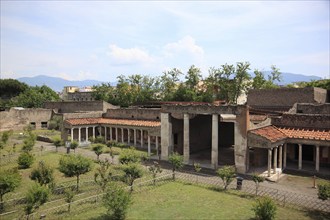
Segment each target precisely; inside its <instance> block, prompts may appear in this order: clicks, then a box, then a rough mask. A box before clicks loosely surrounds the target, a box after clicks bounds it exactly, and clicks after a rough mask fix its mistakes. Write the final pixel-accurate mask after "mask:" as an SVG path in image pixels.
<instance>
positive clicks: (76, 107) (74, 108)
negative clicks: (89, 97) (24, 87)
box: [45, 101, 118, 113]
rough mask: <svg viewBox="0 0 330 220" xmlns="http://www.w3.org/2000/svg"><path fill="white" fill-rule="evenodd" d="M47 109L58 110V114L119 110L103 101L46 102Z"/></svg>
mask: <svg viewBox="0 0 330 220" xmlns="http://www.w3.org/2000/svg"><path fill="white" fill-rule="evenodd" d="M45 108H47V109H57V112H58V113H73V112H89V111H102V112H106V111H107V109H112V108H118V107H117V106H114V105H111V104H109V103H107V102H103V101H84V102H74V101H71V102H70V101H68V102H46V103H45Z"/></svg>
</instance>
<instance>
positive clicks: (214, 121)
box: [211, 114, 219, 169]
mask: <svg viewBox="0 0 330 220" xmlns="http://www.w3.org/2000/svg"><path fill="white" fill-rule="evenodd" d="M218 125H219V115H217V114H213V115H212V156H211V164H212V165H213V167H214V169H217V168H218V141H219V140H218V129H219V128H218Z"/></svg>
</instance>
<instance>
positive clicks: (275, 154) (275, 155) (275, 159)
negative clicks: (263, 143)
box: [273, 147, 277, 173]
mask: <svg viewBox="0 0 330 220" xmlns="http://www.w3.org/2000/svg"><path fill="white" fill-rule="evenodd" d="M276 168H277V147H275V148H274V170H273V173H276Z"/></svg>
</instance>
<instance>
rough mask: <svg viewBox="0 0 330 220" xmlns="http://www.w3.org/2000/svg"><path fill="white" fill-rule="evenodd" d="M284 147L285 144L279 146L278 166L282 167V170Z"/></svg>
mask: <svg viewBox="0 0 330 220" xmlns="http://www.w3.org/2000/svg"><path fill="white" fill-rule="evenodd" d="M282 147H283V145H280V146H279V147H278V149H279V156H278V159H279V160H278V167H279V168H280V169H281V171H282V169H283V167H282V160H283V155H282Z"/></svg>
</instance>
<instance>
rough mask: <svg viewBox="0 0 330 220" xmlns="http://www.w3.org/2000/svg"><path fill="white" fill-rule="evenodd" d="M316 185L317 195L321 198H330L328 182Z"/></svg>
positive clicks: (329, 183)
mask: <svg viewBox="0 0 330 220" xmlns="http://www.w3.org/2000/svg"><path fill="white" fill-rule="evenodd" d="M317 186H318V187H317V188H318V193H317V195H318V197H319V199H322V200H327V199H329V198H330V182H329V181H328V182H324V183H319V184H318V185H317Z"/></svg>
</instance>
